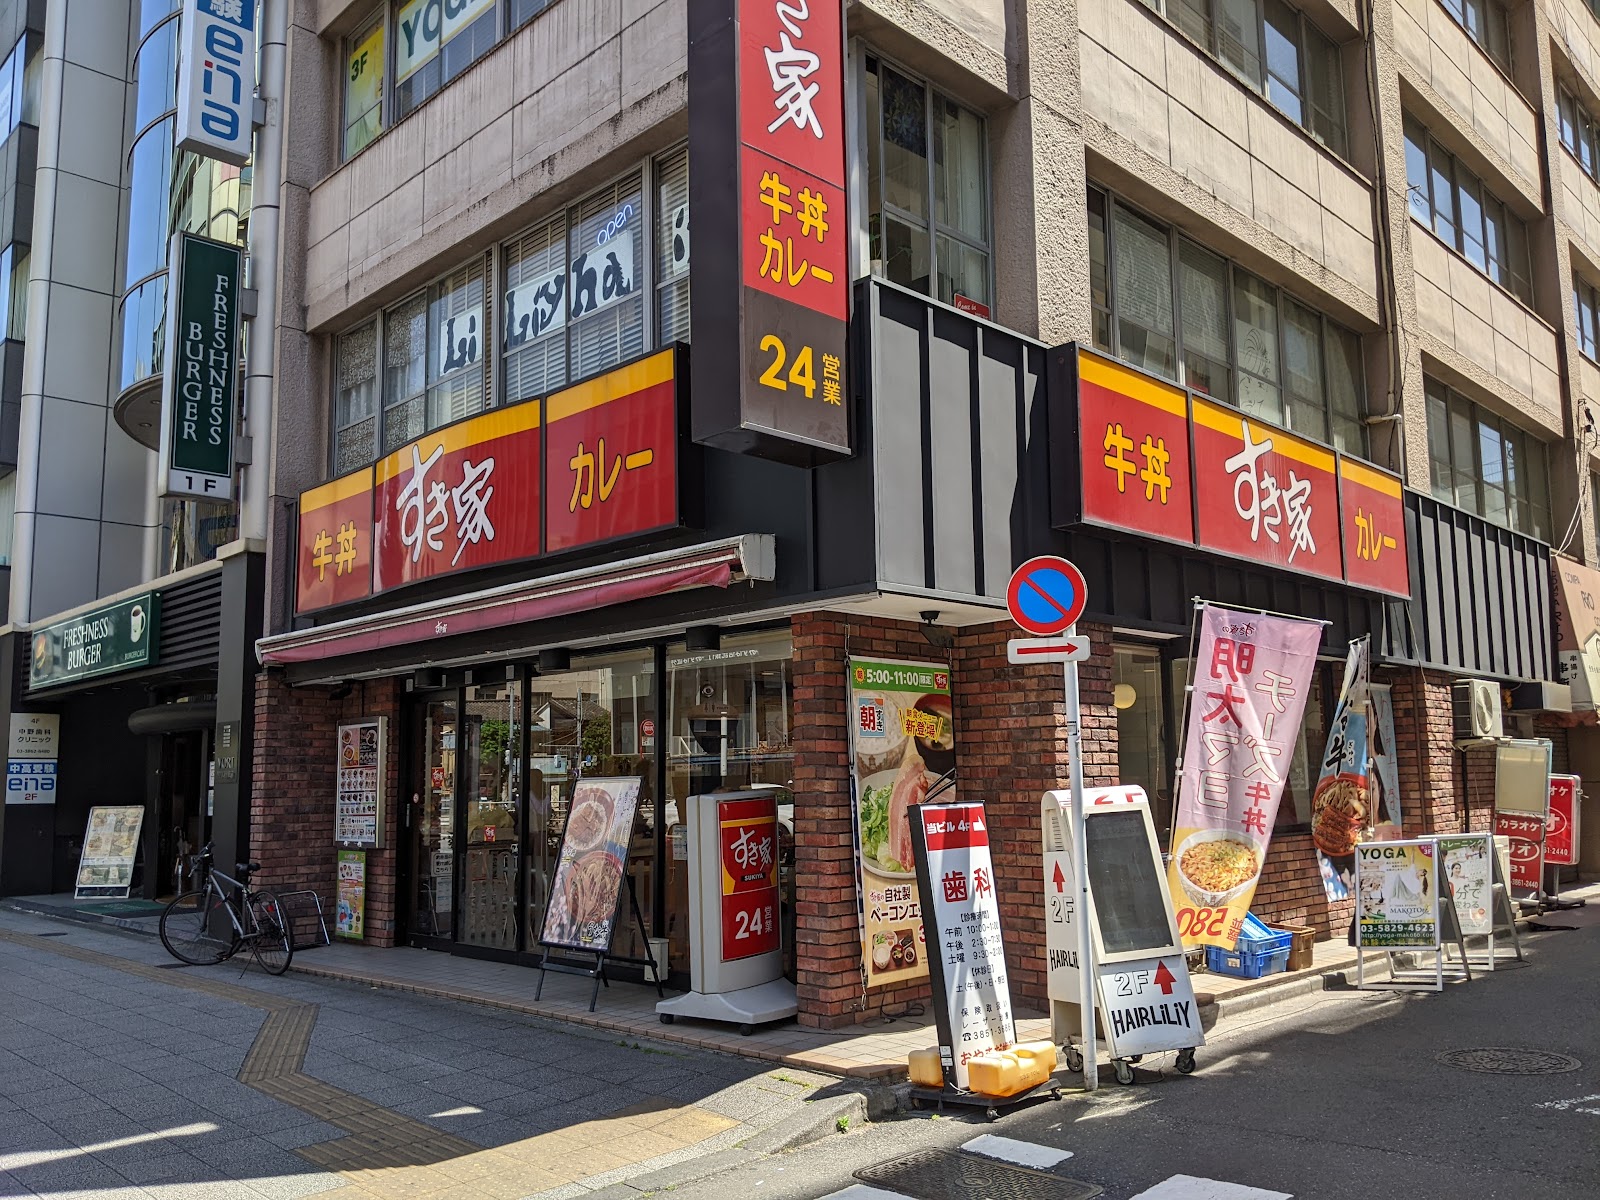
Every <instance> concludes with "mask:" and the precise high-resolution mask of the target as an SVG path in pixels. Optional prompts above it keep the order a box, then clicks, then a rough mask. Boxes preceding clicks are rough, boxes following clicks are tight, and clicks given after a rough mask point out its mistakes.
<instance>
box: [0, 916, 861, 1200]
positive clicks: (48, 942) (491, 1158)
mask: <svg viewBox="0 0 1600 1200" xmlns="http://www.w3.org/2000/svg"><path fill="white" fill-rule="evenodd" d="M452 961H457V962H459V961H461V960H452ZM835 1084H836V1081H833V1080H830V1079H828V1078H826V1077H821V1076H816V1075H809V1074H806V1073H803V1072H799V1071H795V1070H788V1071H776V1072H774V1071H771V1069H770V1068H766V1069H763V1068H761V1067H758V1066H756V1065H753V1064H750V1063H747V1062H741V1061H739V1060H737V1059H733V1058H729V1057H726V1056H722V1055H714V1054H704V1053H699V1054H691V1053H685V1052H682V1051H678V1050H673V1049H671V1048H668V1047H664V1046H658V1045H651V1044H648V1043H645V1042H643V1041H637V1040H633V1039H621V1038H618V1037H616V1036H615V1035H614V1034H611V1033H605V1032H602V1031H599V1030H594V1029H589V1030H572V1029H563V1028H561V1027H559V1026H554V1025H550V1024H548V1023H544V1022H541V1021H538V1020H537V1019H532V1018H529V1017H527V1016H525V1015H522V1014H517V1013H511V1012H507V1011H504V1010H494V1009H485V1008H482V1007H479V1006H476V1005H469V1004H462V1003H459V1002H452V1001H444V1000H439V999H434V998H429V997H422V996H408V995H401V994H398V993H395V992H392V991H378V990H374V989H371V988H365V987H359V986H353V985H350V984H340V983H334V982H331V981H328V980H322V979H314V978H308V977H295V976H289V977H285V978H282V979H273V978H270V977H267V976H264V975H262V974H260V973H259V972H258V971H256V970H254V969H253V968H252V969H250V970H248V971H246V972H243V973H241V971H240V969H239V965H238V964H225V965H222V966H219V967H213V968H180V967H177V966H176V964H172V963H171V960H169V959H166V955H165V951H164V950H162V948H161V947H160V945H159V944H157V943H152V942H150V941H147V940H143V939H137V938H134V937H131V936H129V935H126V934H122V933H117V932H111V931H102V930H99V929H94V928H89V927H83V926H71V925H66V924H63V923H61V922H58V921H53V920H46V919H40V918H36V917H29V916H24V915H20V914H17V913H10V912H7V913H0V1196H13V1195H16V1196H35V1195H37V1196H46V1197H49V1198H50V1200H66V1198H67V1197H77V1196H80V1195H82V1196H89V1195H93V1196H94V1197H96V1200H148V1198H150V1197H158V1198H160V1200H190V1198H191V1197H219V1198H220V1197H229V1198H232V1197H273V1198H278V1197H281V1198H283V1200H290V1198H295V1197H300V1196H306V1195H310V1194H313V1193H325V1194H327V1195H329V1196H336V1197H338V1198H339V1200H351V1198H355V1197H363V1198H366V1197H374V1196H384V1197H391V1196H406V1197H410V1196H416V1197H439V1198H441V1200H446V1198H447V1200H466V1198H467V1197H485V1198H488V1200H496V1198H500V1197H505V1198H506V1200H515V1198H517V1197H524V1196H530V1195H539V1196H541V1198H542V1200H557V1198H565V1197H571V1196H579V1195H583V1194H585V1193H587V1192H589V1191H591V1190H594V1189H597V1188H602V1187H605V1186H607V1185H609V1184H611V1183H613V1182H616V1181H619V1180H623V1179H627V1178H631V1177H634V1176H635V1175H637V1174H638V1173H640V1172H644V1171H655V1170H659V1169H661V1168H663V1167H666V1166H669V1165H670V1164H673V1163H677V1162H681V1161H682V1160H684V1159H686V1158H690V1157H694V1156H698V1155H702V1154H709V1153H712V1152H715V1151H719V1150H725V1149H728V1148H731V1147H733V1146H735V1145H737V1144H738V1143H740V1142H743V1141H745V1140H747V1139H749V1138H751V1137H752V1136H753V1135H755V1134H757V1133H760V1132H761V1131H763V1130H767V1129H770V1128H771V1127H773V1126H774V1125H776V1124H777V1123H779V1122H781V1121H783V1120H785V1119H786V1118H790V1117H794V1116H795V1115H796V1114H798V1113H801V1112H803V1110H804V1106H805V1105H806V1104H807V1103H809V1102H810V1101H811V1100H812V1099H813V1098H815V1097H817V1096H819V1095H823V1094H827V1093H828V1091H829V1088H830V1086H831V1085H835Z"/></svg>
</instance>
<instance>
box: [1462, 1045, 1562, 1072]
mask: <svg viewBox="0 0 1600 1200" xmlns="http://www.w3.org/2000/svg"><path fill="white" fill-rule="evenodd" d="M1438 1058H1439V1061H1440V1062H1442V1063H1443V1064H1444V1065H1445V1066H1447V1067H1455V1068H1456V1069H1457V1070H1459V1071H1477V1072H1479V1073H1481V1074H1484V1075H1565V1074H1566V1073H1567V1072H1568V1071H1576V1070H1577V1069H1578V1068H1579V1067H1581V1066H1583V1064H1582V1063H1581V1062H1579V1061H1578V1060H1577V1059H1575V1058H1573V1057H1572V1056H1571V1055H1570V1054H1557V1053H1555V1052H1554V1051H1552V1050H1518V1049H1515V1048H1513V1047H1510V1046H1483V1047H1479V1048H1477V1049H1473V1050H1446V1051H1445V1052H1444V1053H1442V1054H1440V1055H1439V1056H1438Z"/></svg>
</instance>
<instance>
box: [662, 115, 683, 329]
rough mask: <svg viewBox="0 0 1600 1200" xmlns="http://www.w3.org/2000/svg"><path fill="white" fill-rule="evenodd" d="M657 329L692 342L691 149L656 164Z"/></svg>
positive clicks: (677, 151)
mask: <svg viewBox="0 0 1600 1200" xmlns="http://www.w3.org/2000/svg"><path fill="white" fill-rule="evenodd" d="M656 328H657V329H658V330H659V331H660V340H661V344H662V345H663V346H665V345H668V344H670V343H672V342H680V341H681V342H686V341H688V340H689V149H688V147H687V146H685V147H682V148H681V149H678V150H674V151H673V152H672V153H671V154H667V155H664V156H662V157H661V158H660V159H657V160H656Z"/></svg>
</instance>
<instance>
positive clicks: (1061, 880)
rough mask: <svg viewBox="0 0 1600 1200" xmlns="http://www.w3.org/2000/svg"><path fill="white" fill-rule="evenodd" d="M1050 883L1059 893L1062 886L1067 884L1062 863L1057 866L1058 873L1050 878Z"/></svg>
mask: <svg viewBox="0 0 1600 1200" xmlns="http://www.w3.org/2000/svg"><path fill="white" fill-rule="evenodd" d="M1050 882H1051V883H1053V884H1055V885H1056V891H1058V892H1059V891H1060V890H1061V888H1062V885H1063V884H1065V883H1066V882H1067V877H1066V876H1065V875H1063V874H1062V873H1061V864H1060V863H1057V864H1056V873H1055V874H1054V875H1052V876H1051V877H1050Z"/></svg>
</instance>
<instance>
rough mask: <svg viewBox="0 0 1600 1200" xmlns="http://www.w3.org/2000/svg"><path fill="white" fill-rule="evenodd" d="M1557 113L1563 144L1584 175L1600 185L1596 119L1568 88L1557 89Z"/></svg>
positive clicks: (1599, 153) (1599, 150) (1599, 151)
mask: <svg viewBox="0 0 1600 1200" xmlns="http://www.w3.org/2000/svg"><path fill="white" fill-rule="evenodd" d="M1556 112H1557V124H1558V125H1559V127H1560V130H1561V144H1562V145H1563V146H1565V147H1566V150H1567V153H1568V154H1570V155H1572V157H1573V158H1574V159H1576V160H1577V162H1578V165H1579V166H1580V167H1582V168H1583V173H1584V174H1585V175H1587V176H1589V178H1590V179H1593V180H1594V181H1595V182H1597V183H1600V148H1597V146H1596V138H1595V122H1594V118H1593V117H1592V116H1591V115H1590V114H1589V110H1588V109H1587V108H1585V107H1584V106H1583V105H1582V104H1580V103H1579V102H1578V100H1577V98H1576V97H1575V96H1573V94H1572V93H1571V92H1569V91H1567V89H1566V88H1558V89H1557V97H1556Z"/></svg>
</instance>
